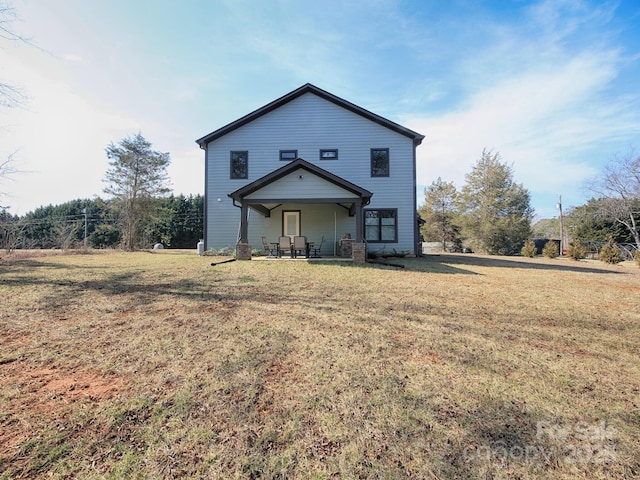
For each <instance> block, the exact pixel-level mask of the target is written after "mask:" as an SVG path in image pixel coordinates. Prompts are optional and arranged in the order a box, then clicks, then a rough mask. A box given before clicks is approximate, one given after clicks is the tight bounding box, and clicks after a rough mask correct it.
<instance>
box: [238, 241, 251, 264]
mask: <svg viewBox="0 0 640 480" xmlns="http://www.w3.org/2000/svg"><path fill="white" fill-rule="evenodd" d="M236 260H251V245H250V244H248V243H239V244H237V245H236Z"/></svg>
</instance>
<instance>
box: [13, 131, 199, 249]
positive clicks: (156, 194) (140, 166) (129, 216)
mask: <svg viewBox="0 0 640 480" xmlns="http://www.w3.org/2000/svg"><path fill="white" fill-rule="evenodd" d="M105 152H106V155H107V158H109V160H110V162H109V168H108V170H107V172H106V174H105V178H104V182H105V183H106V186H105V188H104V192H105V193H107V194H108V195H110V198H108V199H107V200H103V199H101V198H96V199H91V200H73V201H70V202H67V203H64V204H62V205H57V206H53V205H49V206H47V207H40V208H37V209H36V210H34V211H33V212H30V213H27V214H26V215H24V216H23V217H17V216H12V215H11V214H9V212H8V211H7V209H1V208H0V247H2V248H4V249H7V250H11V249H15V248H63V249H66V248H72V247H76V246H79V245H86V246H87V247H93V248H110V247H120V248H124V249H126V250H134V249H137V248H150V247H151V246H152V245H154V244H156V243H162V244H163V245H165V246H168V247H173V248H196V246H197V243H198V241H199V240H200V239H201V238H202V235H203V232H204V227H203V223H204V198H203V196H202V195H190V196H184V195H179V196H174V195H169V192H170V188H169V177H168V175H167V167H168V166H169V164H170V157H169V154H168V153H162V152H157V151H155V150H153V149H152V148H151V143H150V142H149V141H148V140H146V139H145V138H144V137H143V136H142V134H141V133H137V134H135V135H131V136H128V137H125V138H123V139H122V140H120V142H118V143H117V144H114V143H113V142H112V143H110V144H109V145H108V146H107V147H106V149H105Z"/></svg>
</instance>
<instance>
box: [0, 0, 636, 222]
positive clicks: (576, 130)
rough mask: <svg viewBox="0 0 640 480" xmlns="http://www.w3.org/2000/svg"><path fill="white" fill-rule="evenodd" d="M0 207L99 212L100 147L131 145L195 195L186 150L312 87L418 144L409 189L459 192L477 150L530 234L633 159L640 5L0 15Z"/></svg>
mask: <svg viewBox="0 0 640 480" xmlns="http://www.w3.org/2000/svg"><path fill="white" fill-rule="evenodd" d="M0 4H4V5H7V4H8V5H10V6H11V7H12V8H13V12H14V13H15V14H16V17H17V18H16V19H15V21H13V22H12V23H11V24H10V28H11V30H12V31H14V32H15V33H17V34H19V35H21V36H23V37H25V38H27V39H28V40H29V41H28V42H26V43H25V42H16V41H11V40H7V39H3V38H0V83H5V84H11V85H14V86H17V87H19V88H20V89H21V91H22V92H23V94H24V95H25V101H24V104H23V105H21V106H18V107H14V108H7V107H3V106H0V161H1V160H2V159H6V158H7V156H8V155H11V154H13V157H12V158H13V163H12V165H13V166H14V168H16V169H17V170H19V172H17V173H15V174H13V175H11V176H10V177H8V178H7V177H3V178H0V192H1V193H2V195H1V196H0V206H4V207H9V212H10V213H12V214H17V215H24V214H25V213H27V212H30V211H33V210H34V209H36V208H38V207H40V206H45V205H49V204H53V205H58V204H61V203H65V202H67V201H71V200H74V199H78V198H94V197H95V196H100V197H102V198H106V195H105V194H104V193H103V189H104V187H105V186H106V185H105V183H104V181H103V179H104V176H105V173H106V171H107V169H108V168H109V160H108V159H107V157H106V154H105V148H106V147H107V146H108V145H109V144H110V143H116V144H117V143H118V142H119V141H120V140H121V139H123V138H125V137H127V136H130V135H134V134H136V133H138V132H139V133H141V134H142V135H143V136H144V137H145V138H146V139H147V140H149V141H150V142H151V143H152V147H153V149H154V150H158V151H162V152H169V153H170V155H171V166H170V167H169V169H168V173H169V176H170V178H171V182H172V189H173V193H174V194H176V195H178V194H185V195H189V194H203V193H204V152H203V151H202V150H200V149H199V147H198V145H197V144H196V143H195V140H196V139H197V138H200V137H202V136H204V135H206V134H208V133H210V132H212V131H214V130H216V129H218V128H220V127H222V126H224V125H226V124H228V123H230V122H232V121H234V120H236V119H238V118H240V117H242V116H244V115H245V114H247V113H250V112H252V111H253V110H255V109H257V108H259V107H261V106H263V105H265V104H267V103H269V102H271V101H272V100H275V99H276V98H278V97H280V96H282V95H284V94H286V93H288V92H290V91H292V90H294V89H296V88H298V87H300V86H301V85H304V84H306V83H312V84H314V85H316V86H317V87H320V88H322V89H324V90H327V91H329V92H331V93H333V94H335V95H337V96H339V97H341V98H343V99H345V100H348V101H350V102H352V103H355V104H357V105H359V106H361V107H363V108H365V109H367V110H370V111H372V112H374V113H376V114H378V115H381V116H383V117H385V118H388V119H389V120H392V121H394V122H397V123H399V124H401V125H403V126H405V127H408V128H410V129H412V130H415V131H417V132H419V133H421V134H423V135H425V137H426V138H425V140H424V141H423V143H422V145H420V146H419V147H418V149H417V184H418V185H417V189H416V195H417V198H418V203H419V204H420V203H421V202H422V201H423V199H424V193H423V192H424V188H425V187H426V186H428V185H430V184H431V182H433V181H434V180H436V179H437V178H438V177H440V178H442V180H445V181H450V182H454V183H455V184H456V185H457V186H458V187H462V185H464V182H465V175H466V174H468V173H469V172H470V171H471V169H472V167H473V165H474V164H475V163H476V162H477V160H478V159H479V158H480V156H481V155H482V152H483V150H485V149H486V150H488V151H492V152H494V153H495V152H497V153H499V154H500V155H501V157H502V161H503V162H504V163H506V164H508V165H510V166H511V167H512V169H513V173H514V180H515V181H516V182H518V183H522V184H523V185H524V187H525V188H527V189H528V190H529V192H530V194H531V203H532V206H533V207H534V209H535V211H536V216H537V217H536V218H552V217H555V216H557V215H558V210H557V203H558V198H559V196H560V195H562V204H563V209H565V210H566V209H568V208H570V207H571V206H578V205H581V204H583V203H585V202H586V200H587V199H588V198H589V194H588V192H587V191H586V190H585V188H584V185H585V181H586V180H588V179H589V178H592V177H594V176H596V175H598V173H599V172H600V171H601V170H602V167H603V166H604V165H605V164H606V163H607V162H609V161H611V160H612V159H613V158H615V157H616V156H623V155H625V154H628V153H629V152H630V151H632V149H633V148H640V88H639V87H640V2H638V1H637V0H618V1H592V0H542V1H526V0H494V1H489V0H485V1H483V0H448V1H442V0H367V1H364V0H362V1H361V0H348V1H347V0H327V1H322V0H313V1H308V0H182V1H179V2H176V1H171V2H169V1H165V0H136V1H135V2H132V1H130V0H0Z"/></svg>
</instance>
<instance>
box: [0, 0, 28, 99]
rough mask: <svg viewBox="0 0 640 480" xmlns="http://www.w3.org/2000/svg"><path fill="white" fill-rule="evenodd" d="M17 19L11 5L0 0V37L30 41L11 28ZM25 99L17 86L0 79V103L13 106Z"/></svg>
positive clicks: (11, 40)
mask: <svg viewBox="0 0 640 480" xmlns="http://www.w3.org/2000/svg"><path fill="white" fill-rule="evenodd" d="M17 19H18V16H17V15H16V11H15V10H14V9H13V7H12V6H11V5H9V4H8V3H7V2H4V1H2V0H0V39H1V40H5V41H8V42H12V43H17V42H22V43H31V42H30V40H29V39H28V38H25V37H23V36H22V35H20V34H18V33H16V32H15V31H14V30H13V29H12V26H13V24H14V22H15V21H16V20H17ZM25 100H26V97H25V95H24V93H23V92H22V90H21V89H20V88H19V87H17V86H15V85H11V84H10V83H6V82H5V81H4V80H2V79H0V105H2V106H4V107H15V106H18V105H21V104H23V103H24V101H25Z"/></svg>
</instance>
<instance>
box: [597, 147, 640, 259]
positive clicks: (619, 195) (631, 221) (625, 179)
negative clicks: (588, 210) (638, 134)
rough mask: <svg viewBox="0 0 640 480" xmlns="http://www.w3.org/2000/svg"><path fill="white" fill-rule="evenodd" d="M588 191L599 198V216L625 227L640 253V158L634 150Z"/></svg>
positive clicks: (611, 165)
mask: <svg viewBox="0 0 640 480" xmlns="http://www.w3.org/2000/svg"><path fill="white" fill-rule="evenodd" d="M587 189H588V190H589V191H590V192H591V193H594V194H595V195H596V197H598V198H599V201H598V205H599V211H598V214H599V215H601V216H604V217H609V218H612V219H614V220H615V221H616V222H618V223H620V224H621V225H624V226H625V227H626V228H627V229H628V230H629V232H630V233H631V235H633V239H634V241H635V243H636V248H639V249H640V232H638V224H639V223H640V156H638V155H637V153H636V152H635V151H634V150H631V151H629V153H627V154H626V155H624V156H622V157H615V158H614V159H613V160H611V161H610V162H609V163H608V164H607V165H605V167H604V169H603V171H602V174H601V175H600V176H597V177H595V178H593V179H592V180H591V181H590V182H589V183H588V185H587Z"/></svg>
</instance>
